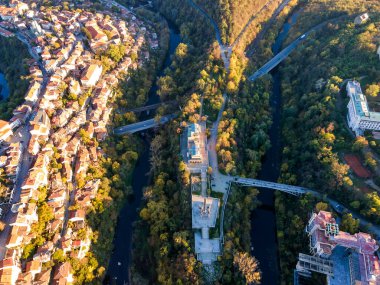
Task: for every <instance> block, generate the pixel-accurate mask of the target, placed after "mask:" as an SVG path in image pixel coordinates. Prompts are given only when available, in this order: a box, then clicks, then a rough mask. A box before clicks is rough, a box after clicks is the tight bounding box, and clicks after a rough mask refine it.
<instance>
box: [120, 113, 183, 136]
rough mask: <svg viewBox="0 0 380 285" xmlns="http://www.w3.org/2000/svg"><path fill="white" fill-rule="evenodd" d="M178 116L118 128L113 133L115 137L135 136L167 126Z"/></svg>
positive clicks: (167, 116) (172, 115) (168, 116)
mask: <svg viewBox="0 0 380 285" xmlns="http://www.w3.org/2000/svg"><path fill="white" fill-rule="evenodd" d="M176 116H177V115H176V114H171V115H166V116H163V117H161V118H160V119H158V120H157V119H149V120H146V121H142V122H138V123H134V124H130V125H126V126H122V127H118V128H116V129H114V130H113V133H114V134H115V135H126V134H133V133H136V132H140V131H144V130H148V129H151V128H155V127H158V126H160V125H163V124H166V123H168V122H169V121H171V120H172V119H174V118H175V117H176Z"/></svg>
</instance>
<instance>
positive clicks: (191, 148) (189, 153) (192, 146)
mask: <svg viewBox="0 0 380 285" xmlns="http://www.w3.org/2000/svg"><path fill="white" fill-rule="evenodd" d="M206 146H207V137H206V123H205V122H198V123H191V124H189V125H188V126H187V127H186V128H185V132H184V133H183V134H182V136H181V153H182V157H183V159H184V161H185V162H186V163H187V166H188V168H189V169H190V170H191V171H192V172H201V169H202V168H204V167H207V166H208V155H207V149H206Z"/></svg>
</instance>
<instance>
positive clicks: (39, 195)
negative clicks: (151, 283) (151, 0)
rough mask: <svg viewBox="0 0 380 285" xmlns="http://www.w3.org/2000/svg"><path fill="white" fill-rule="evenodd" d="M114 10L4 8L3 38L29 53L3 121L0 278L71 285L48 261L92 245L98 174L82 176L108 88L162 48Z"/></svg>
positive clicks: (102, 127)
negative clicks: (105, 57)
mask: <svg viewBox="0 0 380 285" xmlns="http://www.w3.org/2000/svg"><path fill="white" fill-rule="evenodd" d="M110 6H112V5H110ZM110 11H111V9H110ZM110 11H107V10H105V11H104V12H102V13H96V14H94V13H91V12H88V11H87V10H79V9H74V8H71V9H70V10H59V9H56V8H54V7H53V8H46V9H40V8H39V7H37V4H36V3H34V1H33V3H32V4H30V5H28V4H26V3H24V2H22V1H17V0H11V1H10V5H9V6H4V5H2V6H0V17H1V21H0V32H1V34H2V35H5V36H14V37H17V38H18V39H20V40H21V41H22V42H24V43H25V44H26V45H27V46H28V48H29V52H30V54H31V55H32V57H33V58H34V59H33V61H32V62H31V63H30V68H29V72H30V74H29V78H30V86H29V89H28V91H27V93H26V94H25V101H24V103H23V104H22V105H20V106H18V107H17V108H16V109H15V110H14V111H13V117H12V118H11V119H10V120H9V121H0V178H1V179H0V195H1V197H0V199H1V204H0V207H1V208H0V210H1V217H2V221H3V222H4V223H3V225H2V226H3V230H2V232H1V233H0V260H1V261H0V284H71V283H73V282H74V281H75V280H74V279H75V277H74V275H73V274H74V272H73V269H72V266H71V264H70V262H68V261H65V262H56V263H53V262H52V260H53V258H52V257H53V256H54V255H55V256H58V255H61V256H66V257H70V258H71V259H77V260H82V259H84V258H85V257H86V254H87V252H88V251H89V249H90V246H91V240H92V236H93V233H92V231H91V228H90V227H89V226H88V224H87V222H86V213H87V212H88V211H89V209H90V208H91V205H92V201H93V200H94V198H95V197H96V196H97V194H98V191H99V186H100V179H93V175H88V174H89V172H91V171H92V172H93V171H94V169H95V168H96V166H97V164H98V163H99V160H100V158H101V157H102V156H103V155H104V154H103V151H102V149H101V148H100V147H99V142H100V141H103V140H104V139H105V138H106V137H107V135H108V132H109V131H108V129H107V126H108V123H109V120H110V115H111V113H112V105H111V102H112V98H113V95H114V91H113V89H114V87H116V86H117V84H118V82H120V81H124V80H128V71H129V70H131V69H137V68H139V67H141V66H142V65H143V64H144V62H145V61H146V60H149V51H150V50H152V49H157V48H158V41H157V35H156V34H155V33H154V32H153V30H152V28H151V27H148V26H144V22H142V21H141V20H139V19H137V18H136V16H135V15H134V14H132V13H130V12H128V10H123V11H121V12H120V11H119V13H112V12H110ZM107 52H108V53H109V54H110V56H109V58H111V60H112V61H111V62H108V65H106V64H105V63H104V62H103V61H102V60H101V59H102V57H101V56H100V55H102V54H105V53H107ZM115 53H117V56H113V55H114V54H115ZM31 253H34V254H31Z"/></svg>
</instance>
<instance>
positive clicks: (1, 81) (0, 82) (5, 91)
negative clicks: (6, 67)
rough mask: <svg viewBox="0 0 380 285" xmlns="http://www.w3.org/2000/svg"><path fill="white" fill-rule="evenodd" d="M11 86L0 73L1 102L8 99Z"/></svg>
mask: <svg viewBox="0 0 380 285" xmlns="http://www.w3.org/2000/svg"><path fill="white" fill-rule="evenodd" d="M8 96H9V86H8V82H7V80H6V79H5V76H4V74H2V73H1V72H0V101H1V100H4V99H6V98H8Z"/></svg>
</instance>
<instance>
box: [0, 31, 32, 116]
mask: <svg viewBox="0 0 380 285" xmlns="http://www.w3.org/2000/svg"><path fill="white" fill-rule="evenodd" d="M0 55H1V60H0V87H2V88H1V95H2V96H3V99H1V98H0V119H1V120H8V119H10V117H11V115H12V112H13V110H14V109H15V108H16V107H17V106H19V105H20V104H21V103H22V102H23V101H24V95H25V92H26V90H27V89H28V86H29V81H28V80H26V79H24V77H26V76H27V75H28V73H29V71H28V65H27V63H26V61H27V60H28V59H30V56H29V52H28V49H27V48H26V47H25V45H24V44H23V43H22V42H21V41H19V40H18V39H17V38H5V37H1V36H0ZM1 73H2V74H3V75H1Z"/></svg>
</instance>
